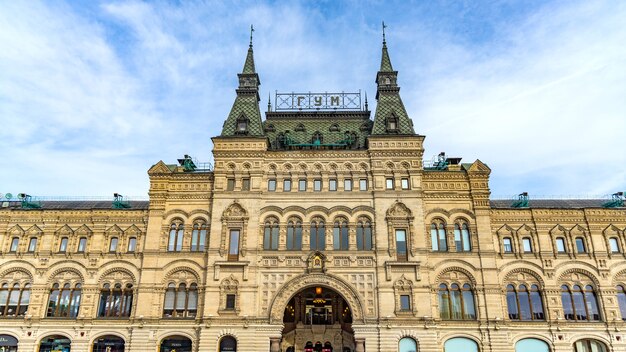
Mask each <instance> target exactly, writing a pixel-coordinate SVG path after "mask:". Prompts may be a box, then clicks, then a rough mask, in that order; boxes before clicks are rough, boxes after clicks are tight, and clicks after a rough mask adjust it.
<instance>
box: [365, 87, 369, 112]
mask: <svg viewBox="0 0 626 352" xmlns="http://www.w3.org/2000/svg"><path fill="white" fill-rule="evenodd" d="M365 111H369V106H368V105H367V91H365Z"/></svg>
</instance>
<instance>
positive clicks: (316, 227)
mask: <svg viewBox="0 0 626 352" xmlns="http://www.w3.org/2000/svg"><path fill="white" fill-rule="evenodd" d="M325 232H326V226H325V225H324V221H322V220H313V221H311V234H310V237H311V238H310V245H311V250H320V251H323V250H324V249H326V235H325Z"/></svg>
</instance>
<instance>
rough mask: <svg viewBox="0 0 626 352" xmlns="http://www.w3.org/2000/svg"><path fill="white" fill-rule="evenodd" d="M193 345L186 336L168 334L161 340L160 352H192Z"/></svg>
mask: <svg viewBox="0 0 626 352" xmlns="http://www.w3.org/2000/svg"><path fill="white" fill-rule="evenodd" d="M191 345H192V344H191V340H190V339H188V338H186V337H184V336H168V337H166V338H164V339H163V341H161V347H160V349H159V352H191Z"/></svg>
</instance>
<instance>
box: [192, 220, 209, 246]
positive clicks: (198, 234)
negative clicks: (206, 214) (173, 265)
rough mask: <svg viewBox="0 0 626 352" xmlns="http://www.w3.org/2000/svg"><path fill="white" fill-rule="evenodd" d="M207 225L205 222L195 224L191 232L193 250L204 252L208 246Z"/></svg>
mask: <svg viewBox="0 0 626 352" xmlns="http://www.w3.org/2000/svg"><path fill="white" fill-rule="evenodd" d="M206 229H207V226H206V224H205V223H204V222H201V223H195V224H193V231H192V232H191V251H192V252H204V248H205V246H206V231H207V230H206Z"/></svg>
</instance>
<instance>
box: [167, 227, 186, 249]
mask: <svg viewBox="0 0 626 352" xmlns="http://www.w3.org/2000/svg"><path fill="white" fill-rule="evenodd" d="M183 233H184V226H183V223H182V222H175V223H172V225H171V226H170V236H169V241H168V243H167V251H168V252H180V251H181V250H183Z"/></svg>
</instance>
